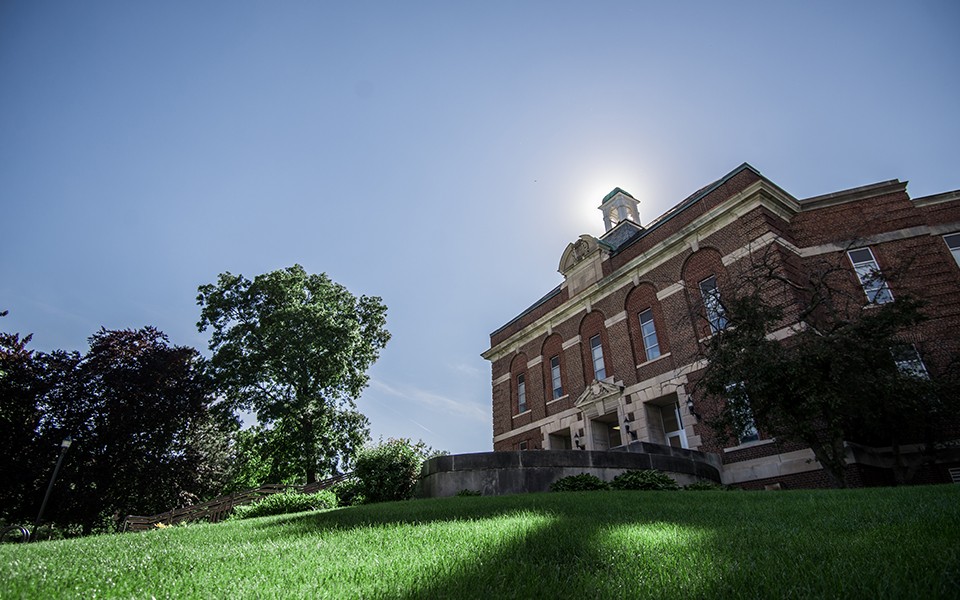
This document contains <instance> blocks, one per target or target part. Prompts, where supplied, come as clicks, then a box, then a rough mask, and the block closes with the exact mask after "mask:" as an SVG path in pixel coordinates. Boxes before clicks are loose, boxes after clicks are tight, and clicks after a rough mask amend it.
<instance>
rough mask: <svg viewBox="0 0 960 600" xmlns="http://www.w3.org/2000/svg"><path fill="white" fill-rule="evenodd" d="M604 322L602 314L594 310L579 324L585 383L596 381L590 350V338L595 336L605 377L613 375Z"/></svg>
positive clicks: (604, 318)
mask: <svg viewBox="0 0 960 600" xmlns="http://www.w3.org/2000/svg"><path fill="white" fill-rule="evenodd" d="M605 320H606V317H604V315H603V313H602V312H600V311H597V310H594V311H591V312H590V314H588V315H587V316H585V317H584V318H583V321H581V322H580V357H581V361H582V364H583V380H584V382H586V383H590V382H592V381H593V380H594V379H596V374H595V372H594V366H593V355H592V354H591V349H590V338H592V337H594V336H596V335H599V336H600V342H601V346H602V348H603V363H604V369H605V370H606V375H607V377H610V376H611V375H614V372H613V361H612V360H611V358H612V355H611V353H610V340H608V339H607V329H606V327H604V324H603V323H604V321H605ZM584 387H586V386H584Z"/></svg>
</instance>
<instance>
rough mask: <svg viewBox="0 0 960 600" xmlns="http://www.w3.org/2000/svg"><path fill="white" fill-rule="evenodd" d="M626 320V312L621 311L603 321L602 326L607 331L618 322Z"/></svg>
mask: <svg viewBox="0 0 960 600" xmlns="http://www.w3.org/2000/svg"><path fill="white" fill-rule="evenodd" d="M626 318H627V311H625V310H624V311H621V312H619V313H617V314H615V315H613V316H612V317H610V318H609V319H607V320H606V321H604V322H603V326H604V327H606V328H607V329H610V328H611V327H613V326H614V325H616V324H617V323H619V322H620V321H623V320H625V319H626Z"/></svg>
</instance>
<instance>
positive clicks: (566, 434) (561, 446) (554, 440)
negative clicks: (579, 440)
mask: <svg viewBox="0 0 960 600" xmlns="http://www.w3.org/2000/svg"><path fill="white" fill-rule="evenodd" d="M549 439H550V449H551V450H571V449H572V448H573V444H572V443H571V442H570V430H569V429H564V430H563V431H559V432H557V433H551V434H550V437H549Z"/></svg>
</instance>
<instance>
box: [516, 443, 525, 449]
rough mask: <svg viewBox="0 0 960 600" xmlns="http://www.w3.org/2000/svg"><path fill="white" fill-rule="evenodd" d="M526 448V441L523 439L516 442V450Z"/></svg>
mask: <svg viewBox="0 0 960 600" xmlns="http://www.w3.org/2000/svg"><path fill="white" fill-rule="evenodd" d="M526 449H527V442H525V441H523V442H520V443H519V444H517V450H526Z"/></svg>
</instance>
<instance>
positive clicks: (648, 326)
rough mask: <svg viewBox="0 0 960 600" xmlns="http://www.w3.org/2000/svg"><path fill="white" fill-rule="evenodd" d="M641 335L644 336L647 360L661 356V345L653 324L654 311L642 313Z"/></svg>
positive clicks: (649, 310)
mask: <svg viewBox="0 0 960 600" xmlns="http://www.w3.org/2000/svg"><path fill="white" fill-rule="evenodd" d="M640 334H641V335H642V336H643V351H644V352H646V354H647V360H653V359H655V358H657V357H659V356H660V344H659V343H658V342H657V328H656V327H655V326H654V324H653V310H651V309H649V308H648V309H647V310H645V311H643V312H642V313H640Z"/></svg>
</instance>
